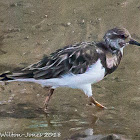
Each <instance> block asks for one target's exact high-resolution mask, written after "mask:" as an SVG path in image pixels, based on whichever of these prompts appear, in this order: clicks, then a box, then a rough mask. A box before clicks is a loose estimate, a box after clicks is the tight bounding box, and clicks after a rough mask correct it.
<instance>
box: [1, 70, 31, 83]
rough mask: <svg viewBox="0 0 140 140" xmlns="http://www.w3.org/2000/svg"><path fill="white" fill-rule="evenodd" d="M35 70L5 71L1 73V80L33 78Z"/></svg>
mask: <svg viewBox="0 0 140 140" xmlns="http://www.w3.org/2000/svg"><path fill="white" fill-rule="evenodd" d="M32 77H33V72H32V71H19V72H17V71H16V72H13V73H12V72H10V71H7V72H4V73H2V74H0V81H9V80H10V81H11V80H17V79H26V78H32Z"/></svg>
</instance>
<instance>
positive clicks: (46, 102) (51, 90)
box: [44, 89, 54, 111]
mask: <svg viewBox="0 0 140 140" xmlns="http://www.w3.org/2000/svg"><path fill="white" fill-rule="evenodd" d="M53 92H54V89H50V91H49V94H48V95H47V97H46V99H45V102H44V107H45V108H44V110H45V111H46V110H47V107H48V103H49V100H50V98H51V96H52V95H53Z"/></svg>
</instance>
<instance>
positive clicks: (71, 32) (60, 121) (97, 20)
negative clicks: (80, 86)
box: [0, 0, 140, 140]
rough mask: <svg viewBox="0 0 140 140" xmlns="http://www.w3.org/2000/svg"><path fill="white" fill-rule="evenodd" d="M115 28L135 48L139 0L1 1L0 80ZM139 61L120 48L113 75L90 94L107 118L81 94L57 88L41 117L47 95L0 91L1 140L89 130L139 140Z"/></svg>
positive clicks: (12, 87)
mask: <svg viewBox="0 0 140 140" xmlns="http://www.w3.org/2000/svg"><path fill="white" fill-rule="evenodd" d="M116 26H124V27H126V28H127V29H128V30H129V31H130V33H131V34H132V37H134V38H135V39H137V40H138V41H140V2H139V0H133V1H131V0H123V1H122V0H118V1H115V0H112V1H109V0H105V1H102V0H98V1H95V0H89V1H88V2H87V1H86V0H79V1H74V0H71V1H68V0H65V1H64V0H59V1H57V0H40V1H38V0H24V1H18V0H10V1H9V0H6V1H5V0H1V1H0V73H1V72H3V71H7V70H13V69H14V68H16V67H18V68H22V67H25V66H28V65H29V64H32V63H35V62H37V61H38V60H40V59H41V58H42V57H43V55H44V54H49V53H51V52H53V51H54V50H56V49H58V48H61V47H62V46H65V45H68V44H73V43H75V42H81V41H92V40H95V41H97V40H100V39H101V38H102V37H103V35H104V33H105V32H106V31H107V30H108V29H110V28H112V27H116ZM139 54H140V49H139V48H138V47H135V46H134V47H130V46H128V47H127V48H125V50H124V58H123V59H122V62H121V64H120V66H119V68H118V70H117V71H116V72H115V73H113V74H112V75H109V76H108V77H107V78H105V79H104V80H103V81H101V82H100V83H98V84H96V85H94V86H93V95H94V97H95V98H96V99H97V100H98V101H99V102H101V103H102V104H104V105H105V106H107V107H109V108H111V109H109V110H104V111H101V110H98V109H96V108H95V107H93V106H87V105H86V104H87V103H88V99H87V97H86V96H85V95H84V94H83V93H82V92H81V91H79V90H73V89H67V88H64V89H63V88H61V89H57V90H56V91H55V93H54V96H53V97H52V100H51V102H50V107H49V112H48V114H44V113H43V112H42V110H41V107H42V106H43V101H44V97H45V95H46V93H47V90H45V89H43V88H42V87H41V86H39V85H36V84H31V83H9V84H3V83H2V84H0V124H1V125H0V132H3V133H4V132H5V131H9V132H15V133H20V134H27V133H28V132H29V133H46V132H53V133H57V134H60V133H61V136H60V135H59V136H60V137H58V135H57V137H51V138H50V139H66V138H70V137H71V136H73V135H74V134H75V133H78V132H79V131H80V132H81V133H83V130H86V129H92V130H93V132H94V135H95V136H100V135H101V136H106V134H117V135H121V136H123V137H126V139H132V140H139V139H140V135H139V132H140V127H139V116H140V111H139V108H140V98H139V94H140V78H139V77H140V63H139ZM23 139H24V137H23ZM42 139H43V137H42ZM44 139H45V138H44Z"/></svg>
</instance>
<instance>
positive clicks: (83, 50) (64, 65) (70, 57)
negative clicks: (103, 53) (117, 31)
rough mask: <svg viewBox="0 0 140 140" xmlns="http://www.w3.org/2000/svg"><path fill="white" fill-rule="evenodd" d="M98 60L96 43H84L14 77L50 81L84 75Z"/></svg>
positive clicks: (64, 49)
mask: <svg viewBox="0 0 140 140" xmlns="http://www.w3.org/2000/svg"><path fill="white" fill-rule="evenodd" d="M98 58H99V56H98V53H97V51H96V45H95V43H94V42H90V43H88V42H82V43H79V44H75V45H70V46H66V47H64V48H62V49H59V50H57V51H56V52H54V53H52V54H50V56H48V57H47V56H46V57H44V58H43V59H42V60H41V61H39V62H38V63H36V64H33V65H30V66H29V67H27V68H25V69H23V70H22V71H21V72H20V73H14V74H13V77H16V78H35V79H50V78H57V77H61V76H63V75H65V74H68V73H73V74H82V73H84V72H86V70H87V69H88V68H89V67H90V66H91V65H92V64H94V63H95V62H96V61H97V60H98Z"/></svg>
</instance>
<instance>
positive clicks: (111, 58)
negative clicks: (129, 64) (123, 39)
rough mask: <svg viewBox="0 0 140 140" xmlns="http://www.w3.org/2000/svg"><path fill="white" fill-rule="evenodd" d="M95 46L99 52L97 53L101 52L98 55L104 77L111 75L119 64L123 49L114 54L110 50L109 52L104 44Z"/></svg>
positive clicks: (100, 43)
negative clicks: (104, 73) (104, 72)
mask: <svg viewBox="0 0 140 140" xmlns="http://www.w3.org/2000/svg"><path fill="white" fill-rule="evenodd" d="M96 45H97V47H98V48H99V50H100V51H99V52H101V53H100V54H99V55H100V59H101V62H102V64H103V66H104V68H105V70H106V75H107V74H110V73H112V72H113V71H114V70H115V69H116V68H117V67H118V65H119V64H120V61H121V58H122V53H123V48H122V49H121V50H117V51H116V52H115V53H114V52H113V51H112V50H109V47H108V46H107V45H106V43H105V42H99V43H97V44H96Z"/></svg>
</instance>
